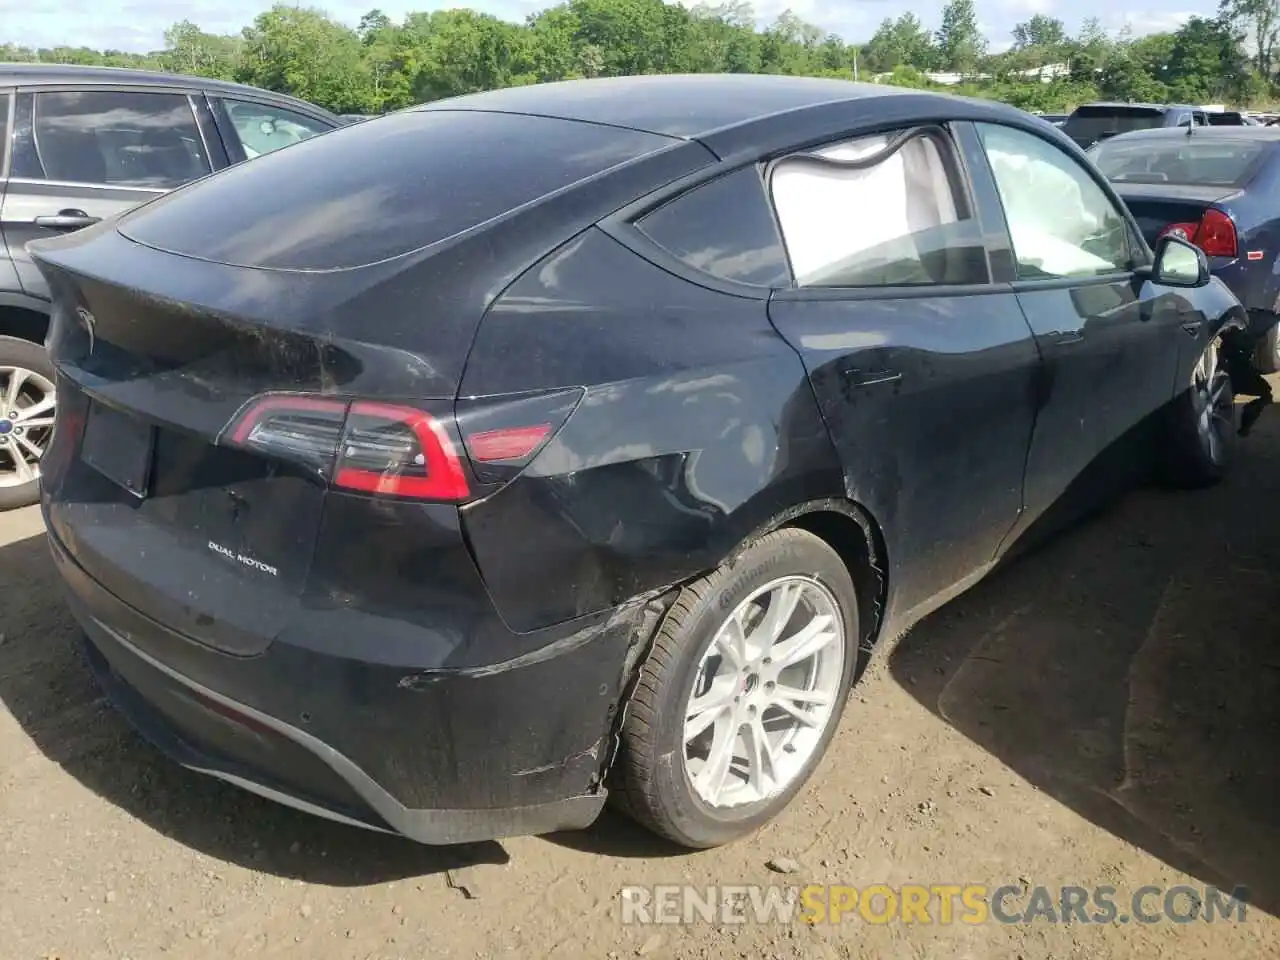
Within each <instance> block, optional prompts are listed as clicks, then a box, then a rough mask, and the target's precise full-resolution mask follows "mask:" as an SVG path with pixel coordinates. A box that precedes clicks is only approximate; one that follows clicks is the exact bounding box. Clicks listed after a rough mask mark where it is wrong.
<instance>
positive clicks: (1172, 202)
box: [1111, 182, 1240, 245]
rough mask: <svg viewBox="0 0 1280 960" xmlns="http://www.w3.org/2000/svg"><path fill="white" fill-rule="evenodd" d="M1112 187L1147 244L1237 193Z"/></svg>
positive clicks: (1163, 186)
mask: <svg viewBox="0 0 1280 960" xmlns="http://www.w3.org/2000/svg"><path fill="white" fill-rule="evenodd" d="M1111 185H1112V187H1114V188H1115V191H1116V193H1118V194H1120V198H1121V199H1122V200H1124V202H1125V205H1126V206H1127V207H1128V208H1129V210H1130V212H1131V213H1132V214H1133V216H1134V219H1135V220H1137V221H1138V229H1140V230H1141V231H1142V235H1143V237H1145V238H1146V241H1147V243H1149V244H1152V245H1154V244H1155V242H1156V240H1157V239H1158V238H1159V235H1160V231H1162V230H1164V229H1165V228H1166V227H1169V226H1171V225H1173V224H1178V223H1197V222H1199V220H1200V218H1201V217H1202V216H1204V212H1205V210H1207V209H1208V208H1209V207H1210V206H1214V205H1219V204H1225V203H1227V202H1229V201H1230V200H1232V199H1234V198H1235V197H1236V196H1237V195H1238V194H1239V193H1240V191H1239V189H1237V188H1236V187H1193V186H1181V185H1178V184H1169V183H1150V184H1147V183H1115V182H1113V183H1112V184H1111Z"/></svg>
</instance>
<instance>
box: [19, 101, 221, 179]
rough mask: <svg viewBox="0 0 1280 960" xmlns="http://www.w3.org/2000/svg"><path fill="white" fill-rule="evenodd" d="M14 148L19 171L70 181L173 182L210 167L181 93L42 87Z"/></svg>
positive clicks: (34, 176)
mask: <svg viewBox="0 0 1280 960" xmlns="http://www.w3.org/2000/svg"><path fill="white" fill-rule="evenodd" d="M13 151H14V160H13V175H14V176H20V177H26V178H29V179H37V180H57V181H63V182H67V183H83V184H96V185H101V186H118V187H150V188H161V189H168V188H172V187H177V186H180V185H182V184H184V183H186V182H188V181H190V180H195V179H197V178H199V177H202V176H204V175H206V174H207V173H209V172H210V170H211V167H210V165H209V157H208V154H207V153H206V152H205V148H204V142H203V141H202V140H201V138H200V131H199V128H198V127H197V126H196V118H195V114H194V113H193V112H192V109H191V103H190V101H189V100H188V99H187V97H186V96H185V95H184V94H180V93H162V92H155V93H153V92H142V91H123V90H87V91H73V92H51V93H37V94H36V95H35V97H34V104H33V108H32V122H31V124H30V126H26V125H23V127H22V129H20V130H18V131H15V136H14V142H13Z"/></svg>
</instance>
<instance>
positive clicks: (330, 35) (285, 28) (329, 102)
mask: <svg viewBox="0 0 1280 960" xmlns="http://www.w3.org/2000/svg"><path fill="white" fill-rule="evenodd" d="M236 79H238V80H241V81H243V82H245V83H251V84H254V85H256V86H260V87H266V88H267V89H269V90H279V91H281V92H284V93H290V94H293V95H294V96H297V97H301V98H303V99H304V100H311V101H313V102H315V103H319V104H323V105H325V106H327V107H330V108H331V109H334V110H339V111H343V112H353V113H355V112H361V111H363V110H364V109H365V108H366V105H367V104H368V102H369V99H370V97H369V89H370V84H369V75H368V71H367V70H366V68H365V63H364V58H363V56H362V50H361V44H360V38H359V37H358V36H357V35H356V32H355V31H354V30H351V29H349V28H347V27H344V26H342V25H341V24H338V23H334V22H333V21H332V20H330V19H329V18H328V17H326V16H325V15H324V14H323V13H321V12H320V11H319V10H314V9H311V8H307V7H286V6H282V5H281V6H275V7H272V8H271V9H270V10H268V11H266V12H265V13H262V14H260V15H259V16H258V17H257V19H255V20H254V22H253V26H251V27H246V28H245V30H244V51H243V56H242V57H241V58H240V64H239V67H238V68H237V70H236Z"/></svg>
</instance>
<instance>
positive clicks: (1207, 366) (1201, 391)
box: [1191, 339, 1234, 463]
mask: <svg viewBox="0 0 1280 960" xmlns="http://www.w3.org/2000/svg"><path fill="white" fill-rule="evenodd" d="M1218 356H1219V354H1218V341H1217V340H1216V339H1215V340H1214V341H1213V342H1212V343H1210V344H1209V345H1208V346H1207V347H1206V348H1205V351H1204V353H1202V354H1201V355H1200V360H1199V362H1198V363H1197V364H1196V366H1195V369H1194V370H1193V371H1192V372H1191V391H1192V397H1193V399H1194V401H1195V411H1196V433H1197V435H1198V436H1199V438H1200V443H1201V444H1202V445H1203V447H1204V450H1205V453H1206V454H1208V456H1209V459H1210V460H1211V461H1212V462H1214V463H1221V462H1222V459H1223V457H1224V455H1225V451H1226V442H1227V441H1226V437H1227V435H1228V434H1230V433H1231V431H1232V430H1233V429H1234V423H1233V420H1234V411H1233V409H1232V405H1233V403H1234V400H1233V398H1232V395H1231V380H1230V378H1229V376H1228V375H1227V372H1226V371H1225V370H1223V369H1221V368H1220V367H1219V365H1218Z"/></svg>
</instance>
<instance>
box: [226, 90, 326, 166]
mask: <svg viewBox="0 0 1280 960" xmlns="http://www.w3.org/2000/svg"><path fill="white" fill-rule="evenodd" d="M222 105H223V107H224V108H225V109H226V111H227V117H228V118H229V119H230V120H231V126H232V127H234V128H235V131H236V136H237V137H238V138H239V140H240V146H241V147H243V148H244V155H245V157H247V158H248V159H250V160H252V159H253V158H254V157H260V156H262V155H263V154H264V153H271V152H272V151H274V150H279V149H280V148H281V147H287V146H289V145H290V144H293V143H299V142H300V141H302V140H309V139H311V138H312V137H314V136H316V135H318V134H321V133H324V132H325V131H327V130H330V129H332V128H331V127H330V126H329V125H328V124H327V123H321V122H320V121H319V120H313V119H311V118H310V117H304V116H303V115H302V114H300V113H296V112H294V111H293V110H286V109H284V108H283V107H277V106H274V105H269V104H265V103H255V102H253V101H252V100H231V99H229V98H226V97H224V98H223V100H222Z"/></svg>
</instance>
